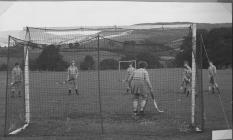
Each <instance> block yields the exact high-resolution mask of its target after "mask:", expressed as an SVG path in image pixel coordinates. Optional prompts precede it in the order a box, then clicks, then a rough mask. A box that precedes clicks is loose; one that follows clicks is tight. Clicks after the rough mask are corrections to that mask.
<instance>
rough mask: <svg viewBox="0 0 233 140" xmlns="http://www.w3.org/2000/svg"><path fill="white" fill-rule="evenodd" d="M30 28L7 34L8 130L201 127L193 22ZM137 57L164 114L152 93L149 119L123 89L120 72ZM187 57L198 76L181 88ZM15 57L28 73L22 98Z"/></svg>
mask: <svg viewBox="0 0 233 140" xmlns="http://www.w3.org/2000/svg"><path fill="white" fill-rule="evenodd" d="M24 31H25V34H26V37H25V39H24V40H20V39H16V38H14V37H9V47H8V48H9V49H8V54H9V55H8V74H7V77H8V78H7V79H8V80H7V92H6V95H7V96H6V101H7V102H6V110H7V111H6V121H5V122H6V125H5V134H6V135H9V134H19V135H33V136H34V135H79V134H80V135H81V134H84V135H85V134H86V135H88V134H90V133H92V134H106V133H124V134H142V135H148V134H149V135H151V134H152V135H156V134H158V132H161V131H169V132H170V131H172V132H174V133H179V132H180V131H188V130H189V128H190V127H189V125H190V124H191V125H192V126H195V127H197V126H198V127H199V128H200V129H201V128H202V124H203V120H202V118H203V117H202V112H203V105H202V80H201V79H202V75H201V73H202V72H201V68H202V64H201V57H202V54H201V51H200V48H199V47H198V46H196V39H195V38H196V35H195V33H196V27H195V24H191V25H186V24H184V25H183V24H182V25H163V26H162V25H161V26H158V25H156V26H153V25H152V26H137V25H135V26H119V27H114V28H112V27H77V28H34V27H27V28H25V29H24ZM139 61H146V62H147V63H148V67H147V69H146V70H147V71H148V73H149V77H150V80H151V83H152V86H153V89H154V96H155V98H156V101H157V104H158V106H159V108H162V109H163V110H164V113H159V112H157V111H156V110H155V107H154V105H153V101H152V99H151V97H150V96H148V100H147V105H146V107H145V114H146V115H145V118H144V119H138V120H135V119H134V118H132V95H131V94H122V91H125V90H126V89H125V88H126V84H124V83H122V82H119V79H120V80H123V79H125V76H126V74H127V72H126V69H127V67H128V65H129V63H132V64H133V67H135V68H137V67H136V62H139ZM184 61H187V62H188V64H189V66H190V68H191V72H192V77H191V78H190V81H189V83H186V84H187V89H186V91H184V90H182V91H181V90H180V87H181V83H183V77H184V67H183V65H184ZM16 62H17V63H19V66H20V67H21V70H22V75H23V76H22V79H21V81H22V82H21V83H22V84H21V86H22V90H21V96H22V97H18V94H17V92H15V97H14V98H13V97H11V93H12V86H11V84H12V83H14V80H12V79H14V78H13V77H14V76H13V75H12V71H13V69H14V65H15V63H16ZM16 73H17V72H16ZM15 76H17V74H15ZM13 87H14V86H13ZM15 88H17V90H18V88H19V86H18V87H15ZM188 88H189V89H188ZM188 90H189V91H190V92H187V91H188ZM148 95H149V94H148ZM195 95H197V96H195ZM16 96H17V97H16ZM158 126H160V127H158ZM164 126H166V127H164Z"/></svg>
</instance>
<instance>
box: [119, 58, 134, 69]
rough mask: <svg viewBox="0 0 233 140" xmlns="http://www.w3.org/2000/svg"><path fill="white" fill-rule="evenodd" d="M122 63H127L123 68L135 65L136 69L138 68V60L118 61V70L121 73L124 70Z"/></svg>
mask: <svg viewBox="0 0 233 140" xmlns="http://www.w3.org/2000/svg"><path fill="white" fill-rule="evenodd" d="M122 63H125V64H126V65H124V66H123V68H124V69H125V68H127V67H128V66H129V64H133V67H134V68H135V69H136V68H137V61H136V60H127V61H123V60H122V61H118V70H119V72H120V71H121V69H122V65H121V64H122Z"/></svg>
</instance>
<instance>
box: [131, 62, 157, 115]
mask: <svg viewBox="0 0 233 140" xmlns="http://www.w3.org/2000/svg"><path fill="white" fill-rule="evenodd" d="M146 67H147V63H146V62H145V61H141V62H139V69H137V70H135V71H134V72H133V73H132V75H130V77H129V83H130V87H131V93H132V95H133V114H134V116H136V115H141V116H143V115H144V109H145V106H146V103H147V98H148V93H149V92H153V91H152V85H151V82H150V79H149V74H148V72H147V70H146V69H145V68H146ZM140 97H141V102H140V110H139V112H138V104H139V98H140Z"/></svg>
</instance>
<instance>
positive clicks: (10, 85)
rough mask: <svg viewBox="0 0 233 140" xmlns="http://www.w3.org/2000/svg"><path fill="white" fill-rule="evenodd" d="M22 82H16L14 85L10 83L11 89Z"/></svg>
mask: <svg viewBox="0 0 233 140" xmlns="http://www.w3.org/2000/svg"><path fill="white" fill-rule="evenodd" d="M21 82H22V81H16V82H14V83H10V87H13V86H15V85H17V84H19V83H21Z"/></svg>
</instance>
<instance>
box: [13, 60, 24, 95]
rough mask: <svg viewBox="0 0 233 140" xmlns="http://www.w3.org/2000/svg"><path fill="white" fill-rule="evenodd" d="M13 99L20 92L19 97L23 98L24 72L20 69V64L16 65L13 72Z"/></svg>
mask: <svg viewBox="0 0 233 140" xmlns="http://www.w3.org/2000/svg"><path fill="white" fill-rule="evenodd" d="M11 77H12V81H11V87H12V90H11V93H12V94H11V97H14V94H15V92H18V96H19V97H21V90H22V84H23V72H22V70H21V68H20V65H19V63H15V66H14V68H13V69H12V72H11Z"/></svg>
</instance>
